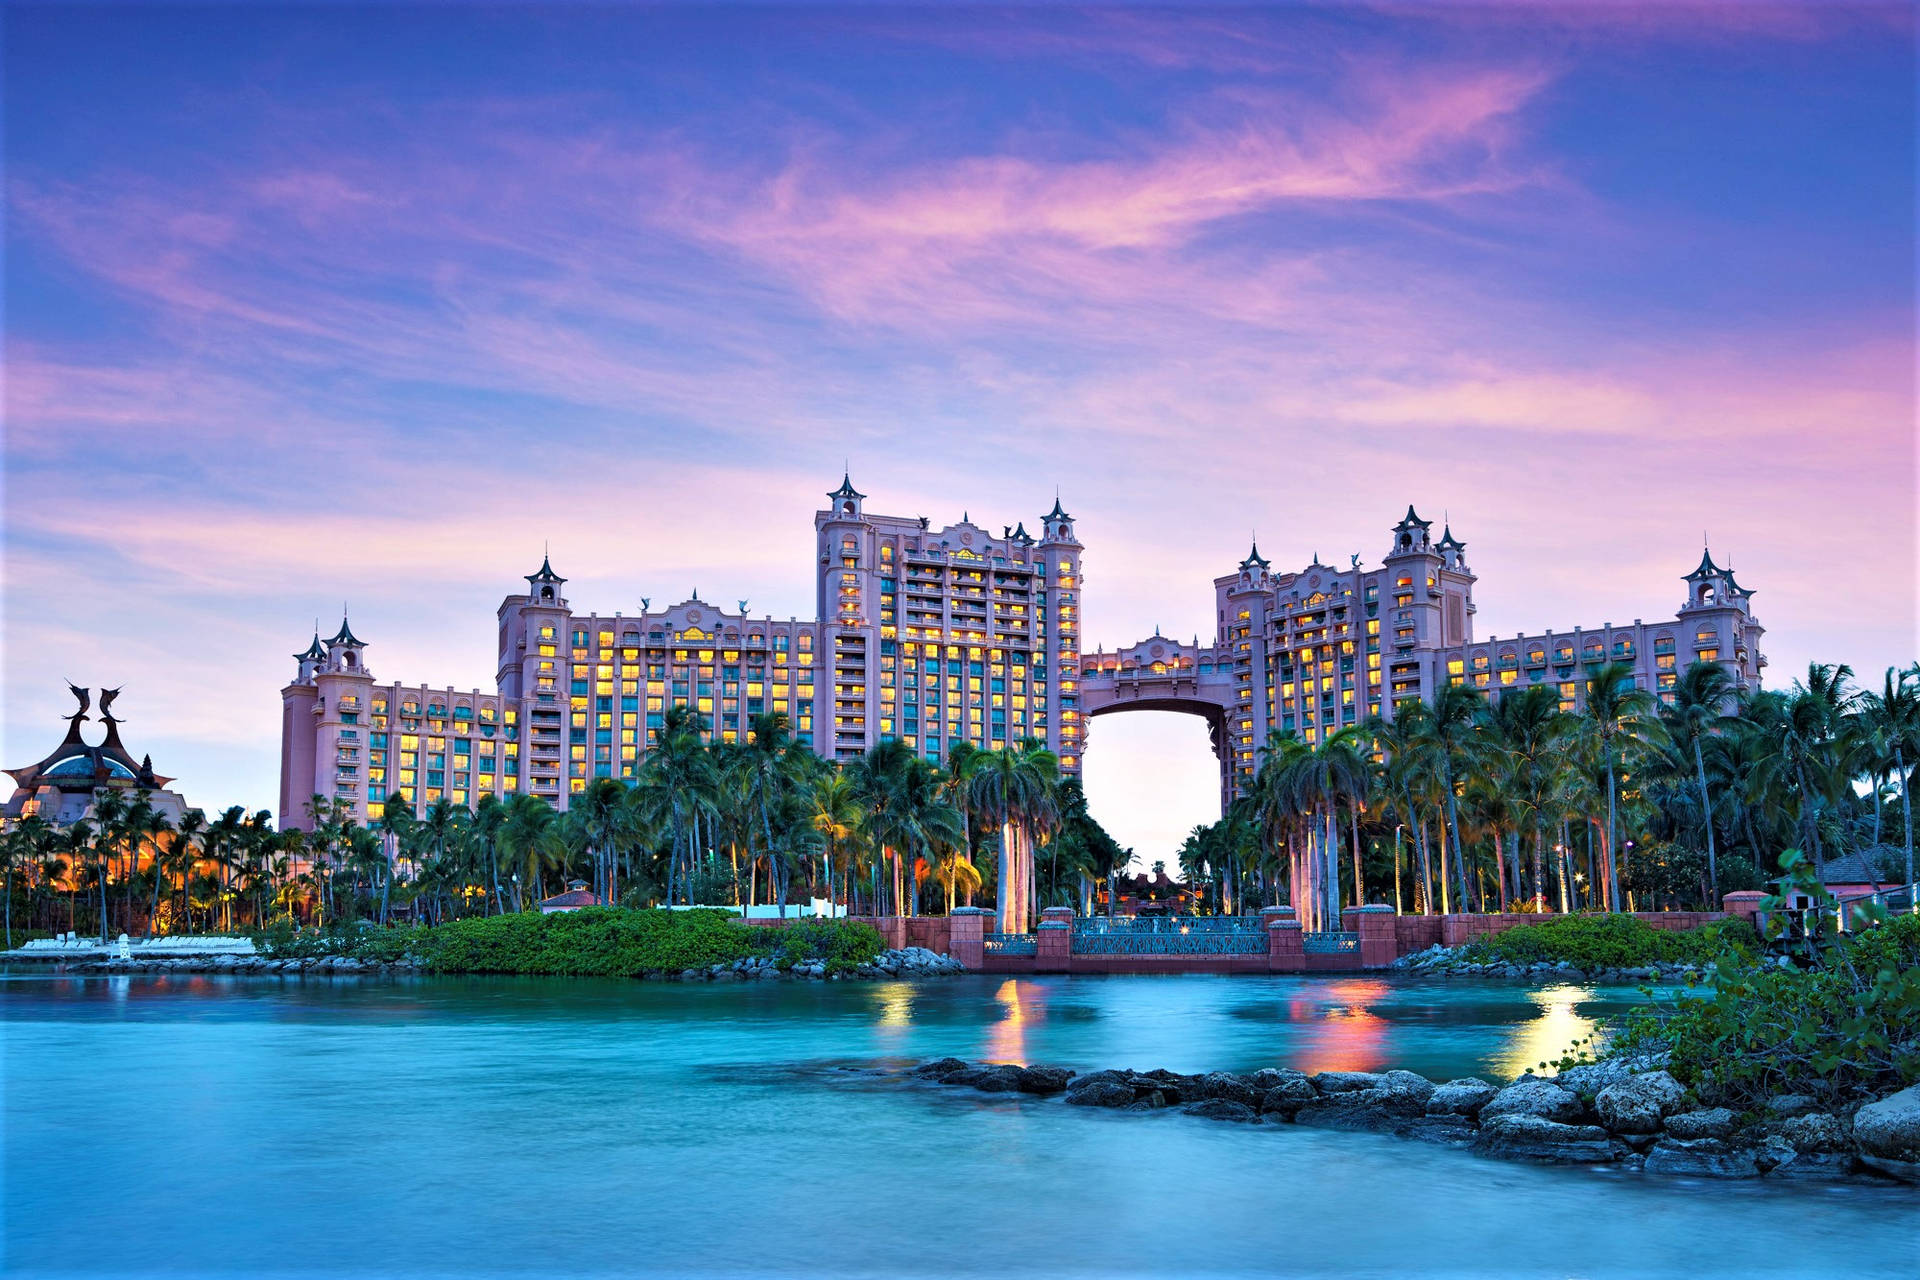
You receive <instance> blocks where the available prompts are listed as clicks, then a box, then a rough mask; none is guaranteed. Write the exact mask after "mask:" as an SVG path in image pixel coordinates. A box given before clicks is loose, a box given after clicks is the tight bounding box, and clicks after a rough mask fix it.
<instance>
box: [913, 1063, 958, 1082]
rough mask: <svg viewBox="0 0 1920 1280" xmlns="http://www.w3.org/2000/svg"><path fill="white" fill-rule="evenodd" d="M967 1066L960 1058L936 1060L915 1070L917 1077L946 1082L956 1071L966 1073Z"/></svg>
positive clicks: (922, 1064)
mask: <svg viewBox="0 0 1920 1280" xmlns="http://www.w3.org/2000/svg"><path fill="white" fill-rule="evenodd" d="M966 1069H967V1064H966V1063H964V1062H962V1061H960V1059H958V1058H935V1059H934V1060H933V1061H932V1062H923V1063H921V1064H920V1065H919V1066H917V1067H915V1068H914V1069H913V1074H915V1075H916V1076H924V1077H927V1078H929V1079H934V1080H944V1079H945V1078H946V1077H948V1076H950V1075H952V1074H953V1073H954V1072H956V1071H965V1070H966Z"/></svg>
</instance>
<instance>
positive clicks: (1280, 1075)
mask: <svg viewBox="0 0 1920 1280" xmlns="http://www.w3.org/2000/svg"><path fill="white" fill-rule="evenodd" d="M1306 1078H1307V1077H1306V1076H1305V1074H1303V1073H1302V1072H1299V1071H1295V1070H1294V1069H1293V1068H1291V1067H1262V1068H1260V1070H1258V1071H1256V1072H1254V1073H1253V1074H1252V1075H1250V1076H1248V1077H1247V1083H1248V1084H1250V1085H1252V1086H1253V1091H1254V1092H1255V1093H1265V1092H1266V1091H1267V1090H1269V1089H1277V1088H1279V1087H1280V1086H1281V1085H1283V1084H1286V1083H1287V1082H1288V1081H1290V1080H1305V1079H1306Z"/></svg>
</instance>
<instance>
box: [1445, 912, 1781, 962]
mask: <svg viewBox="0 0 1920 1280" xmlns="http://www.w3.org/2000/svg"><path fill="white" fill-rule="evenodd" d="M1757 941H1758V938H1757V936H1756V935H1755V933H1754V931H1753V927H1752V926H1751V925H1749V924H1748V923H1746V922H1745V921H1744V920H1734V919H1728V920H1718V921H1715V922H1714V923H1712V924H1710V925H1705V926H1703V927H1701V928H1698V929H1686V930H1680V931H1675V930H1668V929H1655V928H1654V927H1653V926H1652V925H1649V924H1647V923H1646V922H1645V921H1644V920H1638V919H1635V918H1634V917H1633V916H1628V915H1582V916H1562V917H1560V918H1559V919H1555V920H1543V921H1542V922H1540V923H1539V924H1525V925H1519V926H1517V927H1515V928H1512V929H1508V930H1507V931H1506V932H1505V933H1497V934H1494V935H1492V936H1490V937H1485V938H1477V939H1475V940H1474V941H1472V942H1470V943H1468V944H1467V945H1466V947H1465V948H1464V949H1463V950H1464V954H1465V956H1466V958H1467V959H1468V960H1469V961H1472V962H1473V963H1475V964H1498V963H1502V962H1505V963H1508V964H1522V965H1525V964H1542V963H1545V964H1570V965H1573V966H1574V967H1575V968H1578V969H1583V970H1594V969H1632V968H1639V967H1642V966H1645V965H1653V964H1705V963H1707V962H1708V961H1711V960H1722V959H1726V960H1750V959H1751V958H1752V956H1753V954H1754V948H1755V944H1756V943H1757Z"/></svg>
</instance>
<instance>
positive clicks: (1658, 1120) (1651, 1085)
mask: <svg viewBox="0 0 1920 1280" xmlns="http://www.w3.org/2000/svg"><path fill="white" fill-rule="evenodd" d="M1686 1096H1687V1091H1686V1090H1685V1089H1683V1088H1681V1087H1680V1082H1679V1081H1678V1080H1675V1079H1674V1078H1673V1077H1672V1076H1670V1075H1668V1074H1667V1073H1666V1072H1664V1071H1646V1072H1642V1073H1641V1074H1639V1075H1636V1076H1629V1077H1627V1078H1626V1079H1625V1080H1622V1081H1621V1082H1620V1083H1618V1084H1610V1085H1608V1086H1607V1087H1606V1088H1604V1089H1602V1090H1601V1091H1600V1092H1599V1094H1598V1095H1597V1096H1596V1097H1595V1098H1594V1100H1593V1109H1594V1110H1595V1111H1596V1112H1598V1113H1599V1116H1600V1123H1601V1124H1603V1125H1605V1126H1606V1127H1607V1128H1608V1129H1609V1130H1611V1131H1612V1132H1614V1133H1625V1134H1646V1133H1659V1132H1660V1129H1661V1125H1662V1123H1663V1122H1664V1121H1665V1120H1666V1118H1667V1117H1668V1116H1670V1115H1672V1114H1673V1113H1674V1112H1676V1111H1678V1110H1680V1105H1681V1103H1682V1102H1683V1101H1685V1099H1686Z"/></svg>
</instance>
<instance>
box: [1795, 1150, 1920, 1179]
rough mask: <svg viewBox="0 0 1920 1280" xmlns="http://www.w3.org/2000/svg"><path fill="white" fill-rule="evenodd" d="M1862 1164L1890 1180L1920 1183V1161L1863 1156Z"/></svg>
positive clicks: (1861, 1158)
mask: <svg viewBox="0 0 1920 1280" xmlns="http://www.w3.org/2000/svg"><path fill="white" fill-rule="evenodd" d="M1795 1163H1798V1162H1797V1161H1796V1162H1795ZM1860 1163H1861V1164H1864V1165H1866V1166H1867V1168H1869V1169H1874V1170H1877V1171H1878V1172H1880V1173H1884V1174H1886V1175H1887V1176H1888V1177H1889V1178H1898V1179H1899V1180H1900V1181H1902V1182H1915V1183H1920V1160H1889V1159H1887V1158H1886V1157H1885V1156H1870V1155H1864V1154H1863V1155H1862V1156H1861V1157H1860Z"/></svg>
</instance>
